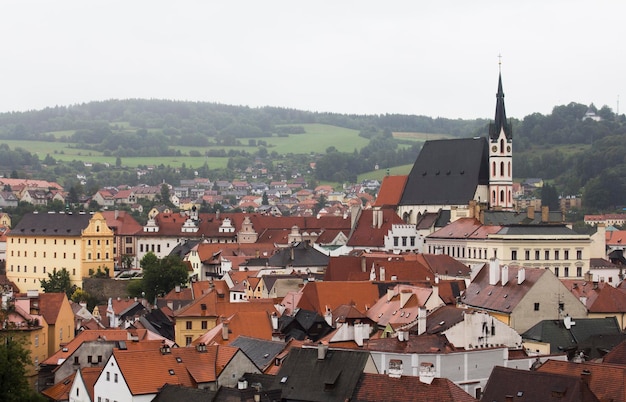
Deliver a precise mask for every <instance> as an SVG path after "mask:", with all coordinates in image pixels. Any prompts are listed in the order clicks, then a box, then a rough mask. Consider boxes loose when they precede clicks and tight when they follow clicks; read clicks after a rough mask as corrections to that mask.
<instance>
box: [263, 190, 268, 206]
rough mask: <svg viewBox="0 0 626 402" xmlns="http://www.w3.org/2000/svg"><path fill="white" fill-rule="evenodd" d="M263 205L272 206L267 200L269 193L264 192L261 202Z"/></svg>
mask: <svg viewBox="0 0 626 402" xmlns="http://www.w3.org/2000/svg"><path fill="white" fill-rule="evenodd" d="M261 205H270V201H269V199H268V198H267V192H265V191H264V192H263V198H262V200H261Z"/></svg>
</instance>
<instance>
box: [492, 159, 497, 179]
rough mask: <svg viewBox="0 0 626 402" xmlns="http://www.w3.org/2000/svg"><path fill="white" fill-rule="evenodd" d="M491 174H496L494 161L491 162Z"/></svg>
mask: <svg viewBox="0 0 626 402" xmlns="http://www.w3.org/2000/svg"><path fill="white" fill-rule="evenodd" d="M491 176H493V177H495V176H496V162H495V161H493V162H492V163H491Z"/></svg>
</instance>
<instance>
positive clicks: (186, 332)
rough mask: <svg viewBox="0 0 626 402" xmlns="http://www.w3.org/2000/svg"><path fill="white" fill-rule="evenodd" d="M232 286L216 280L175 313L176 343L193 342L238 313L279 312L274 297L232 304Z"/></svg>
mask: <svg viewBox="0 0 626 402" xmlns="http://www.w3.org/2000/svg"><path fill="white" fill-rule="evenodd" d="M228 292H229V290H228V287H227V285H226V283H225V282H223V281H214V287H213V288H211V289H210V290H209V291H208V292H207V293H205V294H203V295H201V296H199V297H196V299H195V300H194V301H193V302H192V303H191V304H188V305H186V306H185V307H183V308H181V309H179V310H176V311H175V312H174V323H175V324H174V325H175V327H174V328H175V332H176V343H178V344H179V345H190V344H191V343H192V342H193V340H194V339H196V338H198V337H200V336H202V335H203V334H205V333H206V332H207V331H208V330H210V329H212V328H214V327H215V326H217V325H218V324H219V320H220V319H221V318H228V317H230V316H232V315H233V314H235V313H237V312H238V313H244V312H266V313H268V314H271V313H275V312H276V308H275V307H274V300H271V299H259V300H253V301H247V302H237V303H231V302H230V297H229V295H228Z"/></svg>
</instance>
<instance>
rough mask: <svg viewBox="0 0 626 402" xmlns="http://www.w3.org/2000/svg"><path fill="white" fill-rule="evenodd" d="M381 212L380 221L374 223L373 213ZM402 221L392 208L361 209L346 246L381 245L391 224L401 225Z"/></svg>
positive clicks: (383, 243)
mask: <svg viewBox="0 0 626 402" xmlns="http://www.w3.org/2000/svg"><path fill="white" fill-rule="evenodd" d="M376 212H382V222H381V224H379V225H374V214H375V213H376ZM403 224H404V221H403V220H402V219H401V218H400V217H399V216H398V214H397V213H396V211H395V210H393V209H387V208H384V209H381V210H379V211H376V210H372V209H368V210H363V211H361V215H360V216H359V218H358V222H357V224H356V227H355V228H354V230H353V232H352V234H351V235H350V239H349V240H348V246H351V247H383V246H384V245H385V236H386V235H388V233H389V231H390V230H391V226H392V225H403Z"/></svg>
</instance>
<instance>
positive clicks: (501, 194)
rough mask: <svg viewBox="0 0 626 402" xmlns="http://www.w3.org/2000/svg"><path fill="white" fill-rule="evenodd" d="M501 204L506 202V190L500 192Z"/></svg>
mask: <svg viewBox="0 0 626 402" xmlns="http://www.w3.org/2000/svg"><path fill="white" fill-rule="evenodd" d="M500 202H502V203H503V202H504V190H500Z"/></svg>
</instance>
